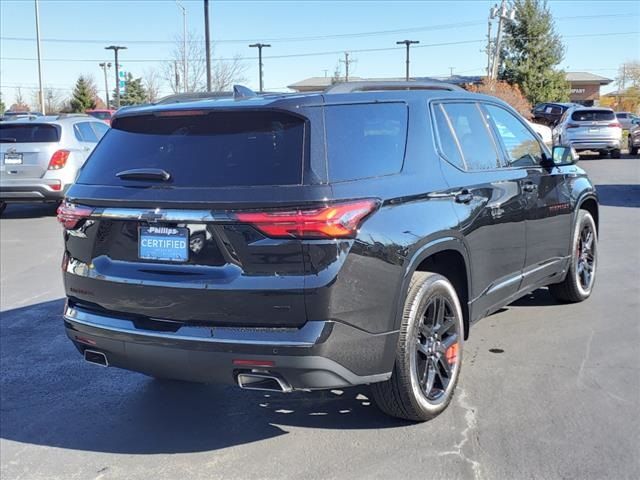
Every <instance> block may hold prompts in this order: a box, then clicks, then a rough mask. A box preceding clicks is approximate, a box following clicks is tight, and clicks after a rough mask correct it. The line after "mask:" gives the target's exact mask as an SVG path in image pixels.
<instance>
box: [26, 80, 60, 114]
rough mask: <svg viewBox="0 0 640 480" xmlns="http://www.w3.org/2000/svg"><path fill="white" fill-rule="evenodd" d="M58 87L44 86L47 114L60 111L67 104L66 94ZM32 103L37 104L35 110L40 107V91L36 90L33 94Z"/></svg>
mask: <svg viewBox="0 0 640 480" xmlns="http://www.w3.org/2000/svg"><path fill="white" fill-rule="evenodd" d="M61 92H62V91H61V90H60V89H58V88H52V87H44V105H45V110H46V112H47V115H49V114H53V113H59V112H60V111H61V110H62V109H63V108H64V104H65V98H64V95H63V94H62V93H61ZM31 104H32V105H35V106H36V107H35V110H39V109H40V92H39V91H38V90H34V91H33V93H32V94H31Z"/></svg>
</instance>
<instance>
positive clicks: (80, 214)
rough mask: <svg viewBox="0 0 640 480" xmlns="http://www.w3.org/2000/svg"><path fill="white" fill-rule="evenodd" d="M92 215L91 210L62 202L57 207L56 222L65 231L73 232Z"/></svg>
mask: <svg viewBox="0 0 640 480" xmlns="http://www.w3.org/2000/svg"><path fill="white" fill-rule="evenodd" d="M92 213H93V208H90V207H83V206H82V205H75V204H73V203H67V202H63V203H61V204H60V206H59V207H58V221H59V222H60V223H61V224H62V226H63V227H64V228H66V229H67V230H73V229H74V228H76V227H77V226H78V224H79V223H80V222H81V221H82V220H85V219H87V218H88V217H89V216H90V215H91V214H92Z"/></svg>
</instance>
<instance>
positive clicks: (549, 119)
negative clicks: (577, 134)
mask: <svg viewBox="0 0 640 480" xmlns="http://www.w3.org/2000/svg"><path fill="white" fill-rule="evenodd" d="M580 106H581V105H579V104H577V103H539V104H537V105H536V106H535V108H534V109H533V110H532V111H531V113H532V115H533V121H534V122H536V123H540V124H542V125H546V126H548V127H555V126H556V125H557V124H558V122H559V121H560V119H561V118H562V115H564V112H566V111H567V110H569V109H570V108H571V107H580Z"/></svg>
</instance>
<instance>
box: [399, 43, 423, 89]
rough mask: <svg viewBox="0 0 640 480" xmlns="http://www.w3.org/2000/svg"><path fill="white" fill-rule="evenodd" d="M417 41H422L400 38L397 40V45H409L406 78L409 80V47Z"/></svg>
mask: <svg viewBox="0 0 640 480" xmlns="http://www.w3.org/2000/svg"><path fill="white" fill-rule="evenodd" d="M417 43H420V42H419V41H418V40H400V41H398V42H396V45H405V46H406V47H407V60H406V63H407V71H406V73H405V80H406V81H407V82H408V81H409V47H410V46H411V45H415V44H417Z"/></svg>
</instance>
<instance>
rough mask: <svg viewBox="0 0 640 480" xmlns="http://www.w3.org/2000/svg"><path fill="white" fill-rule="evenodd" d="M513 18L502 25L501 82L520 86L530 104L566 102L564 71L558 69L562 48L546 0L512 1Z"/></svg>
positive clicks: (562, 54) (566, 92)
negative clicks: (503, 35)
mask: <svg viewBox="0 0 640 480" xmlns="http://www.w3.org/2000/svg"><path fill="white" fill-rule="evenodd" d="M514 7H515V9H516V19H515V21H513V22H507V23H506V25H505V41H504V49H503V52H502V58H504V66H503V67H502V69H501V71H500V79H501V80H505V81H507V82H508V83H510V84H512V85H514V84H516V85H519V86H520V89H521V90H522V93H523V94H524V96H525V97H526V98H527V100H529V102H531V103H532V104H534V105H535V104H536V103H540V102H550V101H556V102H557V101H568V100H569V84H568V82H567V81H566V79H565V72H563V71H561V70H557V69H556V68H557V66H558V65H559V64H560V62H561V61H562V59H563V58H564V45H563V44H562V40H561V38H560V35H559V34H558V33H556V30H555V24H554V21H553V17H552V15H551V12H550V11H549V7H548V5H547V0H515V1H514Z"/></svg>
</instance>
